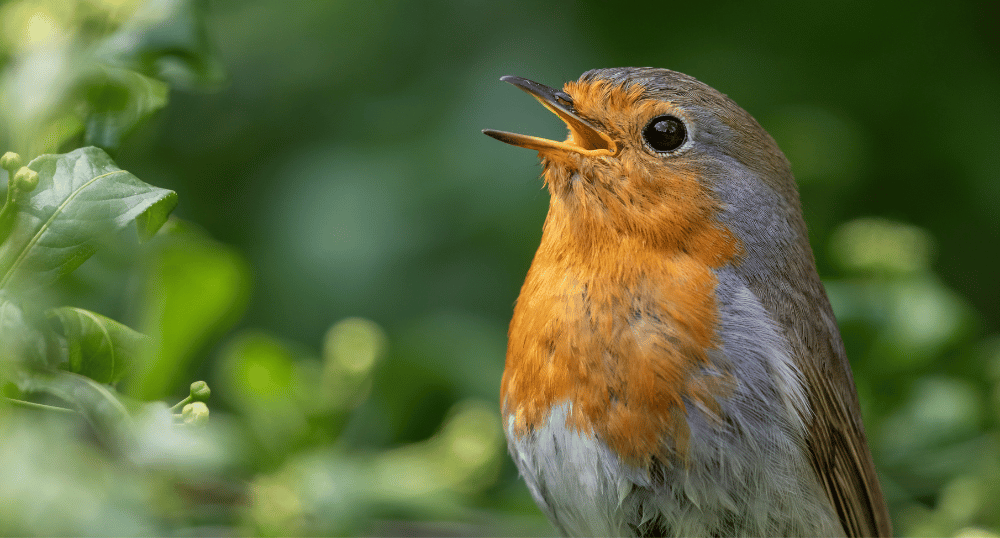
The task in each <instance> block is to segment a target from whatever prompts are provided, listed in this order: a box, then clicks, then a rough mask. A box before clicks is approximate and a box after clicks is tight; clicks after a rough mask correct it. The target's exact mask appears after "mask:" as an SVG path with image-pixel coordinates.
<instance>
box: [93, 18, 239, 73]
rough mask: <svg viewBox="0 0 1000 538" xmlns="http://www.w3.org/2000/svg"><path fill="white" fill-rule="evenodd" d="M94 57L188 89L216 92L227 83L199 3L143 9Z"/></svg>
mask: <svg viewBox="0 0 1000 538" xmlns="http://www.w3.org/2000/svg"><path fill="white" fill-rule="evenodd" d="M95 55H96V56H97V57H99V58H103V59H104V60H105V61H106V62H107V63H109V64H117V65H125V66H127V67H129V68H131V69H135V70H137V71H139V72H141V73H143V74H145V75H148V76H151V77H156V78H158V79H162V80H165V81H166V82H167V83H169V84H170V85H171V86H175V87H181V88H185V89H192V88H210V87H214V86H217V85H219V84H220V83H221V82H222V80H223V77H224V75H223V70H222V66H221V65H220V63H219V62H218V60H216V58H215V50H214V47H213V46H212V43H211V40H209V39H208V32H207V29H206V17H205V14H204V2H200V1H199V0H160V1H157V2H142V3H140V4H139V5H138V7H137V8H136V11H135V13H134V14H133V15H132V16H131V17H129V19H128V20H127V21H126V22H125V23H124V24H123V25H122V26H121V27H120V28H119V29H118V30H117V31H116V32H115V33H113V34H111V35H110V36H108V37H107V38H106V39H105V40H104V42H103V43H101V45H100V46H99V47H98V48H97V50H96V52H95Z"/></svg>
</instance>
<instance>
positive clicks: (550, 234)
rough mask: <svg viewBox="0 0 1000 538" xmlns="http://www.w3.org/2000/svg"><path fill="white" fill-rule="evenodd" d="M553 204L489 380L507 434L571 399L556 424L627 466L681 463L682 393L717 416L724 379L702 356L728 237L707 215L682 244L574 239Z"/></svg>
mask: <svg viewBox="0 0 1000 538" xmlns="http://www.w3.org/2000/svg"><path fill="white" fill-rule="evenodd" d="M569 219H570V216H569V215H567V214H565V213H564V212H562V211H560V210H559V207H558V201H557V200H554V201H553V206H552V208H551V209H550V212H549V216H548V218H547V220H546V225H545V230H544V233H543V237H542V244H541V245H540V247H539V250H538V252H537V253H536V255H535V259H534V261H533V262H532V265H531V269H530V270H529V271H528V276H527V279H526V281H525V283H524V286H523V287H522V289H521V295H520V297H519V298H518V301H517V306H516V307H515V309H514V317H513V320H512V321H511V325H510V333H509V341H508V348H507V363H506V369H505V372H504V377H503V383H502V387H501V391H502V395H503V396H502V398H503V402H502V403H503V409H504V414H505V416H506V417H508V418H509V417H513V424H514V433H515V434H517V435H524V434H525V433H527V432H528V431H530V430H531V429H533V428H536V427H539V426H540V425H541V424H542V423H543V421H545V420H546V419H547V417H548V412H549V409H551V407H552V406H553V405H559V404H561V403H564V402H569V403H571V411H570V414H569V418H568V420H567V427H569V428H572V429H574V430H578V431H581V432H584V433H590V434H595V435H597V436H599V437H600V439H602V440H603V441H604V442H605V443H606V444H607V445H608V446H609V447H610V448H611V449H613V450H614V451H615V452H616V453H618V454H619V456H621V457H622V458H623V459H624V460H626V461H627V462H629V463H631V464H633V465H637V466H641V467H645V466H646V465H648V464H649V462H650V461H651V458H652V457H654V456H656V457H659V458H661V459H677V458H679V459H681V460H683V459H684V457H685V455H686V451H687V441H688V437H689V434H690V432H689V430H688V425H687V421H686V419H685V400H686V401H687V402H688V403H689V404H696V405H699V406H701V407H702V409H703V410H707V411H708V412H710V413H711V412H715V413H718V411H719V408H718V404H717V401H716V398H717V397H718V396H720V395H725V394H727V393H728V392H729V391H730V390H731V388H732V387H733V380H732V378H731V377H730V376H729V374H728V372H726V371H724V369H723V368H722V367H720V365H717V364H713V363H712V362H710V360H709V354H708V352H709V350H711V349H712V348H714V347H716V346H717V345H718V338H717V336H716V329H717V323H718V309H717V307H716V302H715V287H716V285H717V279H716V276H715V272H714V271H713V269H715V268H718V267H721V266H722V265H724V264H725V263H728V262H729V261H730V260H732V259H733V258H734V257H735V256H736V255H737V254H738V252H739V249H740V246H739V242H738V241H736V240H735V239H734V237H733V236H732V235H731V234H730V233H729V232H728V231H727V230H726V229H724V228H722V227H721V226H719V225H718V224H717V223H715V222H714V221H710V220H705V221H703V222H700V223H698V222H695V223H689V226H690V227H689V228H687V230H688V233H687V235H686V236H685V238H684V240H683V241H680V242H677V243H674V244H664V245H659V246H650V244H649V243H648V241H647V240H645V239H641V238H629V237H620V236H619V237H611V236H609V237H608V240H607V241H597V242H592V243H588V245H587V246H586V247H583V246H581V243H580V242H579V241H577V240H576V239H574V235H573V233H572V231H573V230H571V227H572V226H573V224H571V223H570V221H569Z"/></svg>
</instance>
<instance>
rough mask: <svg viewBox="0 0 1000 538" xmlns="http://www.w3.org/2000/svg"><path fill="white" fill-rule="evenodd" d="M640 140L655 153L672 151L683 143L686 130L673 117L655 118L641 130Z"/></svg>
mask: <svg viewBox="0 0 1000 538" xmlns="http://www.w3.org/2000/svg"><path fill="white" fill-rule="evenodd" d="M642 138H643V139H644V140H645V141H646V143H647V144H649V147H651V148H653V149H655V150H656V151H673V150H675V149H677V148H679V147H681V144H683V143H684V140H685V139H686V138H687V129H685V128H684V122H682V121H681V120H679V119H677V118H675V117H674V116H657V117H655V118H653V119H652V120H651V121H650V122H649V123H648V124H647V125H646V128H645V129H643V130H642Z"/></svg>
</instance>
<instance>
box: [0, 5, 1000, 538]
mask: <svg viewBox="0 0 1000 538" xmlns="http://www.w3.org/2000/svg"><path fill="white" fill-rule="evenodd" d="M998 17H1000V11H998V8H997V7H996V5H994V4H990V3H975V2H951V3H948V4H947V5H944V4H941V3H933V2H929V1H925V2H917V3H907V4H905V5H902V4H900V5H894V4H891V3H890V4H885V3H883V4H872V3H865V2H845V3H838V4H829V3H801V2H790V1H786V2H777V3H774V4H771V5H770V6H768V7H766V8H764V7H761V6H753V5H750V4H745V3H739V2H723V3H717V4H713V5H711V6H707V5H705V4H698V3H686V4H685V3H670V4H666V3H662V2H647V3H634V4H630V5H629V6H627V7H624V6H622V5H620V4H613V3H607V2H597V1H596V0H595V1H568V0H567V1H555V2H548V3H535V2H513V3H490V2H482V1H469V2H443V1H430V2H428V1H416V0H397V1H390V2H374V3H367V4H366V3H350V2H297V3H288V2H279V1H276V0H254V1H238V2H237V1H230V0H217V1H214V2H210V1H204V2H202V1H198V0H7V1H5V2H3V3H0V149H2V150H3V151H7V150H11V151H17V152H19V153H20V154H21V155H22V156H23V157H24V159H25V161H28V160H30V159H33V158H34V157H36V156H38V155H40V154H42V153H47V152H67V151H70V150H73V149H74V148H77V147H80V146H84V145H96V146H99V147H100V148H102V149H103V150H105V151H107V152H108V153H110V155H111V156H112V157H113V158H114V159H115V162H116V163H117V165H118V166H120V167H121V168H123V169H126V170H128V171H129V172H131V173H132V174H135V175H136V176H137V177H138V178H141V179H142V181H144V182H146V183H148V184H151V185H156V186H157V187H162V188H166V189H170V190H172V191H176V193H177V194H178V196H179V200H180V205H179V206H178V208H177V210H176V212H175V214H176V215H177V216H179V217H180V219H175V220H171V221H169V222H167V223H166V225H164V226H163V229H161V231H160V232H159V233H158V234H157V235H155V236H154V237H153V238H152V239H151V240H150V241H149V242H147V243H144V244H142V245H139V244H136V241H135V240H134V239H133V238H131V237H128V236H126V235H122V234H119V235H118V236H115V237H114V238H112V239H106V240H105V242H103V243H101V244H100V245H99V246H100V247H101V248H99V249H97V248H96V247H95V249H94V252H96V254H94V255H93V256H92V257H91V258H90V259H89V260H88V261H87V262H86V263H84V264H83V265H81V266H80V267H79V268H78V269H76V271H74V272H72V273H70V274H67V275H64V276H63V277H61V278H60V279H59V280H58V281H57V282H55V283H54V284H53V287H52V288H51V289H50V290H49V292H48V293H47V294H46V295H45V296H43V297H40V298H37V299H36V300H37V301H38V304H39V308H42V307H44V308H48V307H53V306H58V307H61V308H60V309H58V310H57V311H56V313H55V314H53V315H54V316H55V317H56V318H58V319H59V320H60V322H59V326H60V327H61V329H62V330H63V331H68V333H67V332H64V333H61V337H62V338H67V339H69V340H72V336H71V335H72V334H74V333H73V331H76V333H78V334H84V333H87V334H90V333H88V332H87V331H88V329H87V327H90V326H91V325H88V324H91V323H99V324H103V325H101V326H104V327H109V328H110V330H120V331H126V330H129V331H131V330H132V329H135V330H136V331H138V333H142V334H144V335H146V338H148V342H145V343H144V345H148V348H144V349H145V351H144V353H145V354H144V355H143V356H144V357H145V360H143V361H140V362H139V364H136V365H135V366H134V368H133V369H132V372H131V374H130V375H128V376H126V378H125V379H124V380H123V381H122V382H121V383H119V384H118V385H117V388H118V390H119V393H116V394H118V396H117V397H116V401H118V399H120V400H121V401H122V402H124V403H123V406H124V407H123V409H124V411H123V412H124V413H126V414H127V415H128V416H129V417H130V418H129V420H130V421H131V423H132V426H130V432H131V433H129V434H128V435H127V436H125V437H127V442H125V443H124V444H118V445H116V444H115V443H117V442H118V441H110V442H109V441H108V439H107V438H106V436H109V435H110V436H116V435H120V434H121V432H116V431H106V430H103V429H102V428H101V427H100V425H99V424H97V425H94V424H93V423H90V424H88V423H87V422H84V421H81V420H79V417H77V416H76V415H74V414H67V413H54V412H45V411H36V410H33V409H21V408H16V407H14V406H2V407H0V432H2V435H0V457H2V458H3V461H4V462H5V465H4V466H3V467H2V469H0V533H2V534H22V535H57V534H58V535H76V534H85V535H92V534H116V535H150V534H195V533H200V534H227V533H236V534H265V535H294V534H300V535H306V534H387V535H400V534H415V533H423V534H435V535H445V534H453V535H456V534H457V535H472V534H478V535H497V534H522V535H523V534H539V535H544V534H549V533H551V528H550V527H549V526H548V524H547V523H546V522H545V521H544V518H543V517H542V516H541V514H540V513H539V512H538V510H537V509H536V508H535V507H534V505H533V503H532V502H531V499H530V497H529V496H528V494H527V491H526V489H525V488H524V486H523V485H522V484H521V483H520V481H519V479H518V478H517V476H516V471H515V470H514V468H513V466H512V465H511V463H510V462H509V460H508V458H507V457H506V455H505V454H504V443H503V439H502V433H501V429H500V425H499V417H498V415H497V411H498V409H497V408H498V406H497V392H498V388H499V379H500V375H501V372H502V367H503V355H504V346H505V333H506V324H507V321H508V320H509V317H510V314H511V310H512V305H513V301H514V299H515V298H516V296H517V292H518V289H519V286H520V283H521V281H522V279H523V276H524V273H525V271H526V269H527V266H528V264H529V262H530V259H531V255H532V253H533V251H534V248H535V247H536V246H537V242H538V237H539V234H540V230H541V222H542V219H543V218H544V214H545V209H546V204H547V195H546V193H544V192H543V191H542V190H541V182H540V181H539V179H538V174H539V172H540V169H539V167H538V165H537V162H536V159H535V157H534V155H533V154H532V153H531V152H528V151H519V150H517V149H516V148H510V147H507V146H505V145H503V144H498V143H496V142H495V141H492V140H489V139H488V138H486V137H483V136H482V135H481V134H480V133H479V130H480V129H482V128H486V127H490V128H500V129H510V130H515V131H518V132H526V133H531V134H538V135H540V136H547V137H552V138H558V137H560V136H561V130H562V126H561V124H560V123H559V122H558V120H556V119H555V118H553V117H551V115H550V114H547V113H545V111H544V110H543V109H541V108H540V107H537V106H536V105H535V104H534V103H532V102H530V100H527V101H526V100H525V99H524V96H523V95H521V94H520V92H516V91H513V90H512V89H510V88H509V87H506V86H505V85H502V84H500V83H499V82H497V79H498V78H499V76H501V75H505V74H514V75H520V76H525V77H529V78H532V79H535V80H539V81H540V82H543V83H547V84H549V85H552V86H557V85H559V84H560V83H561V82H563V81H567V80H571V79H575V78H576V77H578V76H579V74H580V73H582V72H583V71H585V70H587V69H590V68H595V67H611V66H621V65H654V66H661V67H669V68H672V69H676V70H679V71H683V72H686V73H689V74H691V75H694V76H696V77H698V78H699V79H701V80H703V81H705V82H707V83H709V84H711V85H712V86H714V87H716V88H718V89H719V90H721V91H723V92H725V93H727V94H729V95H730V96H731V97H733V98H734V99H735V100H736V101H737V102H738V103H740V104H741V105H742V106H743V107H744V108H746V109H747V110H749V111H750V112H751V113H752V114H753V115H754V116H755V117H757V119H758V120H759V121H760V122H761V123H762V124H763V125H764V126H765V128H767V129H768V130H769V131H770V132H771V133H772V134H773V135H774V137H775V138H776V139H777V141H778V143H779V145H780V146H781V147H782V148H783V150H784V151H785V152H786V154H787V156H788V157H789V159H790V161H791V162H792V165H793V170H794V171H795V173H796V176H797V178H798V180H799V183H800V188H801V193H802V200H803V206H804V208H805V212H806V220H807V222H808V223H809V226H810V233H811V236H812V242H813V246H814V250H815V251H816V255H817V260H818V263H819V266H820V272H821V274H822V275H823V277H824V278H825V280H826V283H827V286H828V289H829V292H830V296H831V300H832V301H833V304H834V308H835V310H836V312H837V315H838V319H839V321H840V324H841V328H842V331H843V335H844V339H845V343H846V344H847V346H848V354H849V356H850V357H851V360H852V364H853V366H854V369H855V374H856V381H857V384H858V389H859V392H860V395H861V399H862V403H863V406H864V412H865V419H866V425H867V428H868V433H869V437H870V439H871V445H872V449H873V452H874V454H875V458H876V463H877V465H878V467H879V469H880V472H881V475H882V477H883V487H884V489H885V490H886V495H887V498H888V500H889V503H890V507H891V510H892V512H893V516H894V521H895V526H896V531H897V533H898V534H900V535H956V536H989V535H991V534H989V533H993V534H992V536H995V535H996V533H997V532H998V530H997V529H1000V505H998V504H997V503H996V502H995V501H994V499H996V498H1000V421H998V419H1000V335H998V330H1000V284H998V282H997V279H996V278H995V274H996V269H995V267H996V264H997V262H998V258H1000V251H998V250H997V248H996V245H997V244H998V238H1000V219H998V218H997V209H996V208H997V207H1000V159H998V157H997V155H998V153H997V151H996V148H998V147H1000V130H998V129H996V125H998V124H1000V100H998V99H997V96H998V95H1000V91H998V90H1000V84H998V82H1000V80H998V79H1000V69H998V67H1000V46H998V45H1000V43H998V41H1000V31H998V28H997V26H996V24H997V20H1000V18H998ZM0 183H3V184H4V185H5V184H6V181H3V182H0ZM4 188H5V187H3V186H0V190H2V189H4ZM4 194H5V193H4ZM0 220H2V219H0ZM157 224H158V223H157ZM63 305H65V306H63ZM4 308H7V307H4V306H3V305H0V319H5V320H15V321H16V322H18V323H21V322H23V323H24V324H25V326H30V325H31V324H30V323H29V322H30V321H31V320H28V319H21V318H16V319H15V318H14V317H12V315H8V316H7V317H4V316H5V315H6V314H9V313H10V312H13V310H10V312H8V310H4ZM82 309H86V311H87V312H90V311H93V312H100V313H101V314H102V315H103V316H107V317H106V318H92V317H87V316H81V315H79V313H80V312H81V311H83V310H82ZM16 313H17V314H18V315H21V313H20V310H18V312H16ZM24 315H25V316H27V314H24ZM95 319H96V320H97V321H96V322H95V321H94V320H95ZM103 319H106V321H102V320H103ZM111 320H117V321H114V322H113V321H111ZM118 322H121V323H120V326H119V325H111V324H112V323H118ZM12 323H13V322H12ZM129 328H131V329H129ZM67 334H69V335H70V336H67ZM129 334H130V333H129ZM102 342H103V341H102ZM102 342H96V343H94V344H93V346H97V347H96V348H95V349H107V348H100V346H101V345H104V344H105V343H106V342H105V343H102ZM2 344H3V345H4V346H10V345H11V343H10V342H8V341H5V342H2ZM81 349H82V348H81ZM71 351H72V350H70V349H67V350H66V352H67V353H68V355H67V356H69V357H72V356H73V355H72V352H71ZM78 351H79V352H80V353H83V351H82V350H78ZM102 353H104V352H102ZM105 366H108V365H105ZM82 373H85V374H87V375H90V376H92V377H95V378H99V381H114V380H116V379H117V378H118V377H119V373H120V372H119V371H118V370H116V369H115V368H114V367H110V368H107V367H106V368H104V369H103V370H100V371H89V370H88V371H85V372H82ZM71 379H73V380H75V381H72V382H73V383H87V382H86V381H81V380H79V379H77V378H71ZM80 379H84V378H80ZM194 379H207V380H208V382H209V385H210V386H212V387H213V395H212V399H211V400H210V402H209V403H208V406H209V407H210V408H211V419H210V420H209V421H208V424H207V425H205V426H204V427H201V428H178V427H174V426H173V424H174V421H175V419H174V418H173V417H172V412H171V411H170V409H169V408H168V406H167V405H166V404H162V403H159V404H157V403H153V404H150V403H141V402H150V401H155V400H163V401H168V402H174V401H178V400H181V398H183V396H184V395H185V394H186V393H187V390H188V385H189V384H190V382H191V381H192V380H194ZM42 381H44V380H41V381H39V383H41V382H42ZM60 383H70V382H69V381H65V380H62V381H60ZM88 386H89V385H88ZM57 388H59V390H70V389H72V388H73V387H72V386H68V385H64V384H60V385H58V387H57ZM94 390H96V389H94ZM87 394H97V392H93V391H91V392H87ZM93 405H95V406H99V405H100V404H99V403H94V404H93ZM190 405H191V407H188V417H189V418H193V417H194V416H195V415H198V414H199V413H200V412H201V411H200V410H201V409H202V406H203V405H204V404H201V405H194V403H191V404H190ZM122 435H124V434H122ZM102 436H105V437H102ZM109 444H110V445H114V446H116V447H117V448H114V450H113V451H108V450H107V448H108V446H109Z"/></svg>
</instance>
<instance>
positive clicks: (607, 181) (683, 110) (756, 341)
mask: <svg viewBox="0 0 1000 538" xmlns="http://www.w3.org/2000/svg"><path fill="white" fill-rule="evenodd" d="M501 80H502V81H504V82H508V83H510V84H512V85H514V86H516V87H518V88H520V89H521V90H524V91H525V92H527V93H528V94H530V95H531V96H533V97H534V98H535V99H536V100H537V101H539V102H540V103H541V104H542V105H543V106H544V107H545V108H547V109H548V110H549V111H551V112H553V113H555V115H556V116H558V117H559V118H560V119H561V120H562V121H563V122H564V123H565V124H566V126H567V129H568V136H567V138H566V139H565V140H562V141H558V140H550V139H546V138H540V137H535V136H529V135H523V134H516V133H510V132H505V131H497V130H492V129H486V130H484V131H483V132H484V133H485V134H487V135H489V136H491V137H493V138H495V139H498V140H500V141H502V142H506V143H507V144H512V145H514V146H519V147H522V148H528V149H532V150H535V151H537V152H538V155H539V157H540V159H541V163H542V167H543V174H542V175H543V178H544V185H545V186H546V187H547V189H548V192H549V207H548V214H547V215H546V218H545V223H544V225H543V227H542V233H541V239H540V243H539V246H538V249H537V251H536V253H535V255H534V258H533V259H532V262H531V265H530V268H529V269H528V272H527V276H526V277H525V281H524V284H523V286H522V288H521V290H520V295H519V296H518V298H517V301H516V303H515V304H514V311H513V317H512V319H511V322H510V328H509V332H508V342H507V353H506V362H505V366H504V373H503V378H502V380H501V389H500V390H501V402H500V403H501V415H502V422H503V426H504V430H505V432H506V436H507V445H508V449H509V452H510V454H511V457H512V459H513V460H514V462H515V464H516V466H517V467H518V469H519V471H520V474H521V476H522V477H523V479H524V481H525V482H526V484H527V486H528V489H529V490H530V492H531V494H532V496H533V498H534V500H535V502H536V504H537V505H538V506H539V507H540V509H541V510H542V511H543V512H544V513H545V515H546V516H547V517H548V519H549V521H550V522H551V523H552V524H553V525H554V527H555V528H556V529H557V530H558V531H559V532H560V533H562V534H563V535H567V536H890V535H891V534H892V524H891V521H890V518H889V514H888V510H887V508H886V504H885V500H884V497H883V494H882V490H881V486H880V484H879V479H878V475H877V473H876V470H875V466H874V463H873V460H872V456H871V452H870V450H869V448H868V442H867V438H866V435H865V429H864V425H863V423H862V418H861V410H860V407H859V400H858V395H857V389H856V387H855V384H854V378H853V375H852V372H851V367H850V364H849V363H848V360H847V356H846V353H845V350H844V345H843V342H842V339H841V337H840V333H839V329H838V327H837V322H836V319H835V317H834V314H833V310H832V308H831V306H830V301H829V299H828V297H827V295H826V292H825V290H824V288H823V285H822V283H821V281H820V278H819V275H818V272H817V269H816V263H815V259H814V256H813V253H812V249H811V247H810V244H809V240H808V235H807V232H806V225H805V222H804V220H803V217H802V209H801V202H800V199H799V194H798V189H797V187H796V183H795V179H794V177H793V174H792V171H791V166H790V164H789V161H788V159H787V158H786V157H785V156H784V154H783V153H782V152H781V150H780V149H779V148H778V146H777V144H776V143H775V141H774V139H773V138H772V137H771V136H770V135H769V134H768V133H767V131H765V130H764V128H763V127H761V125H760V124H759V123H758V122H757V121H756V120H755V119H754V118H753V117H752V116H751V115H750V114H749V113H747V112H746V111H745V110H744V109H743V108H741V107H740V106H739V105H737V104H736V103H735V102H734V101H733V100H732V99H730V98H729V97H727V96H726V95H724V94H722V93H721V92H719V91H717V90H715V89H714V88H712V87H710V86H709V85H707V84H705V83H702V82H700V81H699V80H697V79H695V78H694V77H691V76H688V75H685V74H682V73H679V72H675V71H671V70H668V69H660V68H652V67H627V68H610V69H595V70H591V71H587V72H586V73H584V74H583V75H582V76H581V77H580V78H579V79H578V80H576V81H570V82H567V83H566V84H565V85H564V86H563V88H562V89H561V90H557V89H554V88H550V87H548V86H545V85H543V84H540V83H537V82H534V81H531V80H528V79H525V78H520V77H514V76H506V77H503V78H501Z"/></svg>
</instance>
